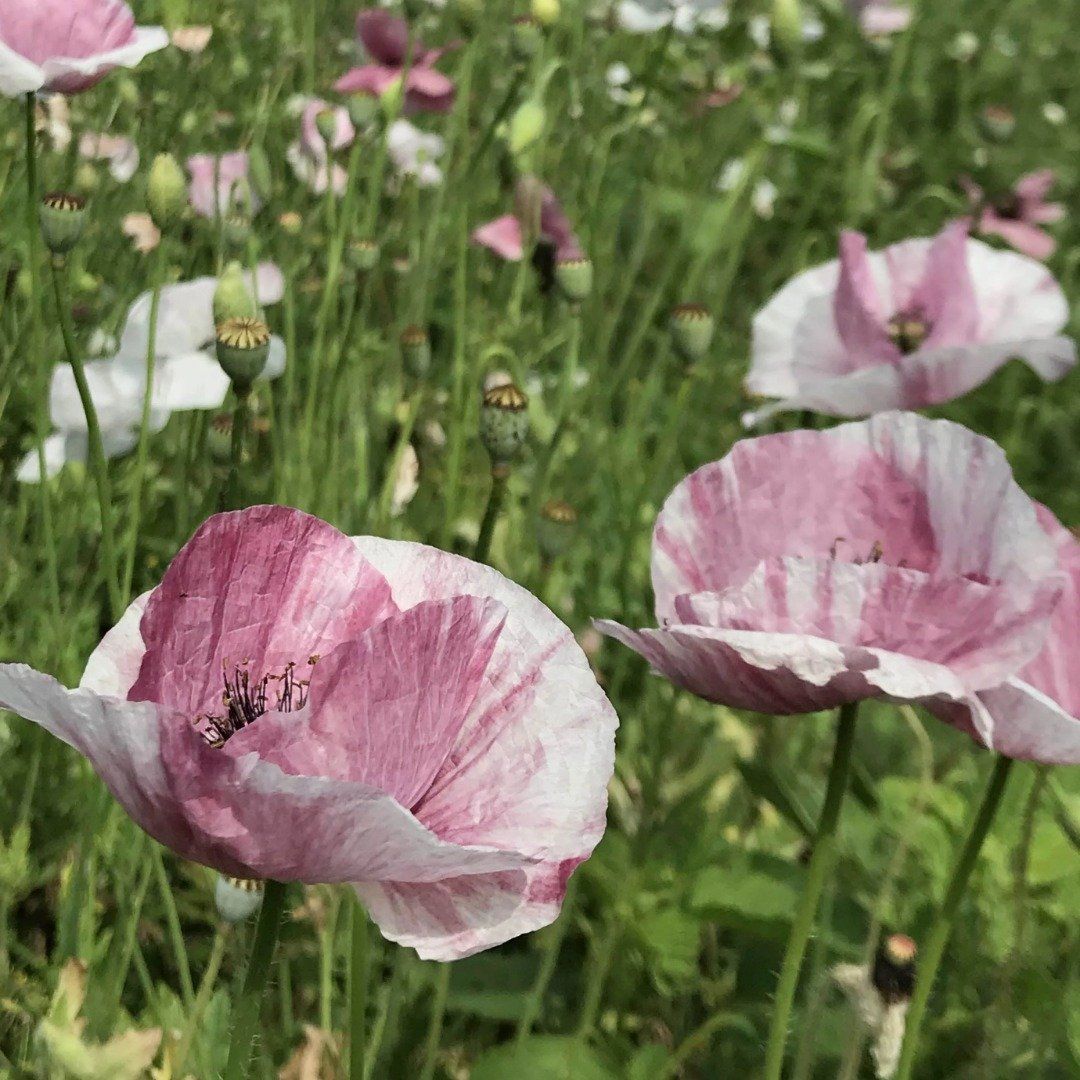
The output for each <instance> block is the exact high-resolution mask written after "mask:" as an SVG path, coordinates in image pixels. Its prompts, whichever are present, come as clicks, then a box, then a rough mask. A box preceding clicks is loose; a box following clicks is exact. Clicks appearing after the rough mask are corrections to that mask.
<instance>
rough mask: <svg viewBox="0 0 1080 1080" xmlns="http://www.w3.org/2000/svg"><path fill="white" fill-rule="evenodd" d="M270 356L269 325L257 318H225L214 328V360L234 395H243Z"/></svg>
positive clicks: (249, 388) (248, 389) (260, 372)
mask: <svg viewBox="0 0 1080 1080" xmlns="http://www.w3.org/2000/svg"><path fill="white" fill-rule="evenodd" d="M269 356H270V328H269V327H268V326H267V325H266V323H264V322H263V321H262V320H261V319H254V318H239V319H226V320H225V322H223V323H221V324H220V325H219V326H218V328H217V359H218V363H219V364H220V365H221V366H222V368H223V369H224V371H225V374H226V375H228V376H229V378H230V379H231V380H232V383H233V387H234V388H235V390H236V392H237V393H238V394H246V393H247V392H248V391H250V390H251V385H252V383H254V382H255V380H256V379H257V378H258V377H259V376H260V375H261V374H262V373H263V369H264V368H265V367H266V361H267V359H268V358H269Z"/></svg>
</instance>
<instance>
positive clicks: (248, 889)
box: [214, 874, 264, 923]
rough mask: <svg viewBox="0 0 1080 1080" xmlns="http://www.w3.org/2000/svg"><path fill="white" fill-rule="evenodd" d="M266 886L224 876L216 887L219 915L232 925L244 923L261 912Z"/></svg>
mask: <svg viewBox="0 0 1080 1080" xmlns="http://www.w3.org/2000/svg"><path fill="white" fill-rule="evenodd" d="M263 891H264V886H263V883H262V882H261V881H250V880H248V879H246V878H233V877H225V875H224V874H222V875H221V876H220V877H218V879H217V884H216V885H215V886H214V903H215V904H216V905H217V910H218V914H219V915H220V916H221V917H222V918H223V919H224V920H225V921H226V922H230V923H238V922H243V921H244V920H245V919H248V918H250V917H251V916H252V915H254V914H255V912H256V911H258V910H259V905H260V904H261V903H262V898H263Z"/></svg>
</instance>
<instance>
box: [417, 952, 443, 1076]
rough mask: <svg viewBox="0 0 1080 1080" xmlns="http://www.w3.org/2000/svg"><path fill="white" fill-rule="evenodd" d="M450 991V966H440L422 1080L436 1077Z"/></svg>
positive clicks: (421, 1074)
mask: <svg viewBox="0 0 1080 1080" xmlns="http://www.w3.org/2000/svg"><path fill="white" fill-rule="evenodd" d="M449 990H450V965H449V964H440V965H439V971H438V974H437V975H436V976H435V1000H434V1001H432V1003H431V1020H430V1021H429V1022H428V1031H427V1039H426V1040H425V1042H424V1067H423V1069H422V1070H421V1072H420V1080H431V1078H432V1077H433V1076H434V1075H435V1061H436V1058H438V1056H439V1043H440V1041H441V1040H442V1028H443V1017H445V1016H446V997H447V994H448V993H449Z"/></svg>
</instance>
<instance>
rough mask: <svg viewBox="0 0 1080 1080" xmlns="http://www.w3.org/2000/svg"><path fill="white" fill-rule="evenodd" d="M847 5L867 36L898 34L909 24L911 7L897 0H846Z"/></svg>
mask: <svg viewBox="0 0 1080 1080" xmlns="http://www.w3.org/2000/svg"><path fill="white" fill-rule="evenodd" d="M847 6H848V9H849V10H850V11H851V13H852V15H854V16H855V18H856V19H858V22H859V27H860V29H861V30H862V32H863V33H864V34H865V35H866V36H867V37H884V36H885V35H887V34H898V33H900V31H902V30H906V29H907V28H908V27H909V26H910V25H911V9H910V8H909V7H908V6H907V5H906V4H900V3H897V0H847Z"/></svg>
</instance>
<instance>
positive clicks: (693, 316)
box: [671, 304, 716, 364]
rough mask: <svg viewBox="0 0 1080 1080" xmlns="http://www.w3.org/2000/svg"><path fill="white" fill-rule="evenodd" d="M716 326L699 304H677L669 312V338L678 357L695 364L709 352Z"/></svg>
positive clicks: (710, 316)
mask: <svg viewBox="0 0 1080 1080" xmlns="http://www.w3.org/2000/svg"><path fill="white" fill-rule="evenodd" d="M715 329H716V324H715V322H714V320H713V317H712V315H711V314H710V313H709V310H708V308H705V307H702V306H701V305H700V304H679V306H678V307H676V308H674V309H673V310H672V312H671V336H672V339H673V340H674V342H675V348H676V349H677V350H678V352H679V355H680V356H681V357H682V358H683V359H684V360H685V361H686V362H687V363H689V364H695V363H697V361H698V360H701V359H702V358H703V357H704V356H705V354H706V353H707V352H708V351H709V346H710V345H711V344H712V339H713V331H714V330H715Z"/></svg>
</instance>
